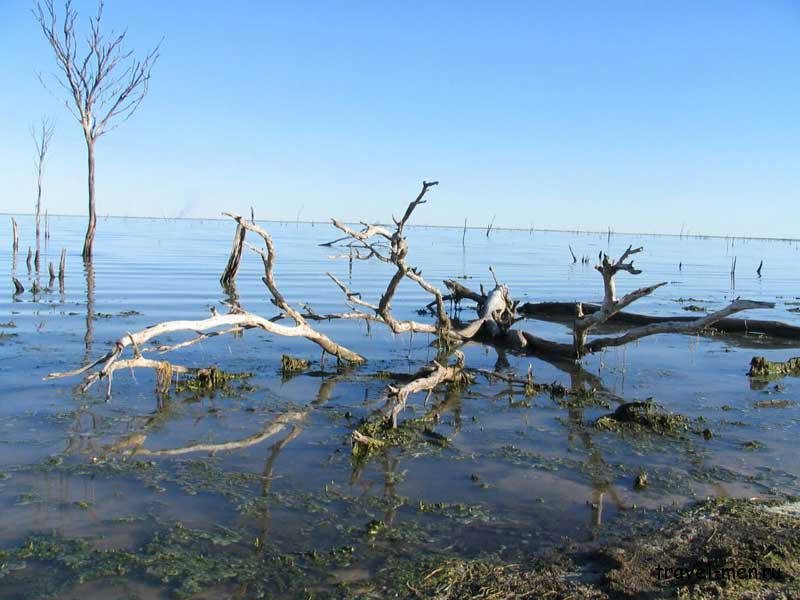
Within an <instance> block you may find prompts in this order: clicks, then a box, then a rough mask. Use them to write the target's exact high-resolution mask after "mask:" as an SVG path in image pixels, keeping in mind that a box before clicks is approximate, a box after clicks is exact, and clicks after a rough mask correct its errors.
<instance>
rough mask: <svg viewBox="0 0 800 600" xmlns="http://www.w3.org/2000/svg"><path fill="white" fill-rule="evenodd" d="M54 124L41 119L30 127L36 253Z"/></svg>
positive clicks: (46, 119)
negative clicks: (33, 150)
mask: <svg viewBox="0 0 800 600" xmlns="http://www.w3.org/2000/svg"><path fill="white" fill-rule="evenodd" d="M54 128H55V124H54V123H53V122H52V121H51V120H50V119H48V118H47V117H44V118H42V121H41V123H39V125H37V126H36V127H33V126H31V137H32V138H33V144H34V146H35V147H36V155H35V156H34V164H35V165H36V252H37V253H38V252H39V231H40V227H41V215H42V183H43V182H44V163H45V160H46V159H47V151H48V150H49V149H50V142H51V141H52V139H53V130H54Z"/></svg>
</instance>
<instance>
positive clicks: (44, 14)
mask: <svg viewBox="0 0 800 600" xmlns="http://www.w3.org/2000/svg"><path fill="white" fill-rule="evenodd" d="M53 2H54V0H44V2H37V3H36V6H35V8H34V11H33V13H34V16H35V17H36V20H37V22H38V23H39V26H40V28H41V30H42V33H43V34H44V37H45V39H46V40H47V42H48V43H49V44H50V47H51V48H52V49H53V52H54V54H55V59H56V64H57V65H58V69H59V73H58V75H54V77H55V79H56V81H57V82H58V84H59V85H60V86H61V87H62V88H64V90H66V92H67V94H68V98H67V100H66V101H65V105H66V107H67V109H69V111H70V112H71V113H72V115H73V116H74V117H75V118H76V119H77V120H78V122H79V123H80V124H81V128H82V129H83V135H84V139H85V140H86V150H87V163H88V180H87V182H88V188H89V225H88V227H87V229H86V239H85V240H84V244H83V256H84V258H86V259H89V258H91V256H92V250H93V245H94V236H95V230H96V228H97V213H96V205H95V185H94V171H95V168H94V157H95V143H96V142H97V139H98V138H99V137H101V136H102V135H104V134H106V133H108V132H109V131H112V130H113V129H115V128H116V127H118V126H119V125H121V124H122V123H124V122H125V121H127V120H128V119H129V118H130V117H131V116H133V114H134V113H135V112H136V109H137V108H139V105H140V104H141V103H142V100H144V97H145V96H146V95H147V91H148V88H149V83H150V74H151V72H152V69H153V66H154V65H155V63H156V61H157V59H158V51H159V46H156V47H155V48H154V49H153V50H150V51H149V52H148V53H147V54H145V55H144V58H142V59H141V60H139V59H137V58H134V57H133V52H132V51H130V50H126V49H125V47H124V42H125V37H126V35H127V31H123V32H122V33H120V34H116V33H114V32H113V30H112V31H111V32H110V35H109V36H108V37H106V35H105V34H104V33H103V31H102V18H103V4H104V3H103V1H102V0H100V2H99V3H98V7H97V13H96V14H95V16H93V17H90V19H89V34H88V36H87V39H86V46H87V48H86V51H85V54H83V53H81V56H79V53H78V33H77V31H76V28H75V21H76V19H77V16H78V13H77V11H76V10H75V9H74V8H73V6H72V2H71V0H65V2H64V16H63V18H62V19H60V20H59V15H58V14H57V13H56V9H55V6H54V3H53ZM59 21H60V22H59ZM43 83H44V82H43Z"/></svg>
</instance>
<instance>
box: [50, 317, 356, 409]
mask: <svg viewBox="0 0 800 600" xmlns="http://www.w3.org/2000/svg"><path fill="white" fill-rule="evenodd" d="M218 328H226V330H225V331H224V332H217V333H216V335H221V334H222V333H233V332H236V331H241V330H243V329H262V330H264V331H267V332H269V333H272V334H274V335H280V336H284V337H303V338H306V339H307V340H309V341H312V342H314V343H316V344H318V345H319V346H320V347H322V348H323V349H324V350H325V351H326V352H328V353H330V354H332V355H334V356H336V357H337V358H340V359H342V360H345V361H349V362H354V363H362V362H364V358H363V357H362V356H360V355H359V354H356V353H355V352H352V351H351V350H348V349H347V348H345V347H343V346H340V345H339V344H337V343H336V342H334V341H332V340H331V339H330V338H328V337H327V336H325V335H324V334H322V333H319V332H317V331H315V330H314V329H312V328H311V327H309V326H308V325H307V324H305V323H304V324H302V325H301V324H298V325H295V326H294V327H287V326H285V325H281V324H279V323H275V322H273V321H271V320H269V319H265V318H264V317H261V316H259V315H255V314H252V313H248V312H245V311H242V310H236V311H234V312H231V313H228V314H214V315H212V316H211V317H209V318H207V319H200V320H195V321H188V320H187V321H165V322H163V323H159V324H157V325H153V326H152V327H148V328H146V329H143V330H142V331H138V332H136V333H132V334H126V335H125V336H123V337H121V338H120V339H118V340H117V342H116V343H115V344H114V347H113V348H112V349H111V350H110V351H109V352H108V353H106V354H104V355H103V356H101V357H100V358H98V359H97V360H95V361H93V362H90V363H87V364H85V365H83V366H82V367H79V368H77V369H74V370H72V371H65V372H59V373H51V374H49V375H47V377H45V379H57V378H61V377H74V376H76V375H81V374H83V373H86V372H88V371H91V370H92V369H96V368H97V369H98V370H97V371H95V372H93V373H90V374H89V375H88V376H87V377H86V378H85V379H84V382H83V384H82V386H81V389H82V391H86V390H88V389H89V388H90V387H91V386H92V385H93V384H94V383H95V382H96V381H98V380H100V379H102V378H104V377H105V378H110V377H111V376H112V374H113V372H114V371H115V370H117V369H118V368H119V367H118V366H117V365H116V363H117V362H118V361H119V359H120V357H121V355H122V352H123V351H124V350H125V349H126V348H129V347H133V348H134V349H135V351H136V355H137V356H139V355H140V354H141V352H142V351H148V350H149V349H146V348H143V347H144V345H145V344H147V343H148V342H150V341H151V340H152V339H154V338H156V337H159V336H163V335H166V334H170V333H177V332H182V331H186V332H193V333H198V334H201V333H202V332H206V331H209V330H215V329H218ZM206 337H209V336H206ZM185 345H188V344H185ZM178 347H182V345H181V344H178V345H177V346H176V348H178ZM139 348H142V349H143V350H138V349H139ZM159 349H161V350H163V349H164V347H163V346H156V347H154V348H152V350H159ZM166 349H167V350H169V349H170V348H166ZM161 362H162V361H152V363H148V364H145V363H144V359H139V362H138V364H135V365H133V366H148V367H156V366H157V365H159V364H161ZM126 366H131V365H126ZM106 398H108V399H110V398H111V388H110V386H109V387H108V390H107V392H106Z"/></svg>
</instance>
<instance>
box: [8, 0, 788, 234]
mask: <svg viewBox="0 0 800 600" xmlns="http://www.w3.org/2000/svg"><path fill="white" fill-rule="evenodd" d="M58 1H59V0H57V2H58ZM75 5H76V7H77V9H78V11H79V13H80V22H81V24H82V25H84V24H85V22H86V19H87V17H88V16H89V14H90V13H91V12H92V11H93V10H94V7H95V3H94V2H92V1H87V0H75ZM31 7H32V3H31V2H28V1H23V0H0V77H2V88H0V90H1V91H0V131H1V132H2V136H0V211H3V212H31V210H32V207H33V203H34V195H35V178H34V170H33V145H32V142H31V139H30V135H29V132H28V128H29V125H30V124H32V123H34V122H35V121H37V120H38V119H39V118H40V117H41V116H42V115H50V116H53V117H56V118H57V126H56V132H55V138H54V141H53V145H52V150H51V160H50V162H49V165H48V170H47V172H46V182H45V185H46V189H45V205H46V206H47V207H49V209H50V210H51V212H56V213H72V214H84V213H85V210H86V208H85V204H86V190H85V174H86V166H85V163H86V158H85V146H84V142H83V139H82V134H81V131H80V127H79V126H78V124H77V123H76V122H75V121H74V120H73V118H72V116H71V115H70V114H69V113H68V112H67V111H66V109H65V108H64V107H63V103H62V102H61V101H60V100H59V99H58V98H57V97H56V96H53V95H52V94H50V93H49V92H47V91H46V90H45V89H44V88H43V87H42V86H41V84H40V83H39V81H38V80H37V77H36V73H37V72H44V73H48V72H54V71H55V65H54V61H53V57H52V55H51V50H50V49H49V47H48V46H47V45H46V42H45V40H44V38H43V37H42V35H41V33H40V31H38V29H37V25H36V23H35V21H34V18H33V16H32V14H31V12H30V9H31ZM106 22H107V25H109V26H114V27H116V28H117V29H120V28H123V27H125V26H128V28H129V41H128V45H129V47H131V48H134V49H137V50H139V51H144V50H146V49H148V48H149V47H151V46H153V45H155V44H156V43H157V42H158V41H159V40H160V39H161V38H162V37H163V38H164V41H163V44H162V51H161V59H160V60H159V62H158V64H157V65H156V68H155V70H154V74H153V79H152V86H151V92H150V95H149V96H148V97H147V98H146V99H145V101H144V103H143V104H142V106H141V107H140V110H139V112H138V113H137V114H136V115H135V116H134V117H133V118H132V119H131V120H130V121H129V122H127V123H125V124H124V125H122V126H121V127H120V128H119V129H117V130H115V131H113V132H111V133H109V134H108V136H106V137H103V138H101V139H100V141H99V142H98V145H97V189H98V213H99V214H101V215H105V214H117V215H152V216H168V217H174V216H191V217H206V216H217V215H219V213H220V211H222V210H235V211H242V212H245V211H248V210H249V208H248V207H249V206H250V205H251V204H252V205H255V207H256V213H257V216H260V217H261V218H274V219H294V218H296V217H297V214H298V211H300V218H301V219H315V220H321V219H327V218H329V217H331V216H336V217H341V218H345V219H363V220H377V219H384V220H385V219H386V218H387V217H388V215H389V213H390V212H392V211H394V212H400V210H401V208H402V207H403V206H404V203H406V202H407V201H408V200H409V199H411V198H412V197H413V196H414V194H415V193H416V192H417V190H418V187H419V184H420V182H421V180H422V179H438V180H440V181H441V185H440V187H439V188H438V189H436V190H435V191H434V192H433V193H432V194H431V202H430V203H429V204H428V205H426V207H425V210H424V211H422V212H420V213H419V220H420V221H424V222H426V223H432V224H454V225H458V224H462V223H463V220H464V217H467V218H468V220H469V223H470V224H474V225H484V226H485V224H486V223H488V221H489V220H491V218H492V216H493V215H495V214H496V225H497V226H519V227H529V226H531V225H532V224H533V225H534V226H536V227H553V228H567V229H575V228H582V229H587V228H596V229H605V228H606V227H608V226H611V227H613V228H614V229H615V230H616V231H630V230H637V231H653V232H665V233H677V232H678V231H680V229H681V227H682V226H684V227H685V229H686V230H690V231H692V232H705V233H712V234H736V235H745V234H749V235H770V236H792V237H800V3H798V2H797V1H796V0H795V1H792V0H750V1H747V2H737V1H734V0H726V1H719V2H717V1H711V0H709V1H701V2H698V1H697V0H690V1H679V0H669V1H666V0H665V1H663V2H644V1H631V2H616V1H609V2H588V1H587V2H562V1H555V0H553V1H551V2H544V1H538V2H537V1H533V0H527V1H520V2H511V1H504V2H485V1H483V2H472V1H459V2H455V1H453V2H437V1H431V0H429V1H427V2H404V1H399V0H398V1H393V2H380V1H379V2H366V1H364V2H281V3H273V2H258V1H250V2H244V1H239V2H237V1H231V2H224V3H223V2H219V1H213V2H212V1H209V0H193V1H189V0H181V1H179V0H175V1H170V2H164V1H161V0H136V1H133V0H129V1H128V0H125V1H123V0H108V2H107V9H106ZM54 91H55V92H56V93H59V90H58V89H57V88H54ZM684 224H685V225H684Z"/></svg>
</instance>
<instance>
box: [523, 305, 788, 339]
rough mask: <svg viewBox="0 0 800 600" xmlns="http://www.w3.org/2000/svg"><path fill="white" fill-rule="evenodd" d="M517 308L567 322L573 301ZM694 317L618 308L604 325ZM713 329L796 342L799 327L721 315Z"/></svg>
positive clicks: (530, 314) (684, 320)
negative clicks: (641, 312)
mask: <svg viewBox="0 0 800 600" xmlns="http://www.w3.org/2000/svg"><path fill="white" fill-rule="evenodd" d="M582 307H583V312H584V313H585V314H592V313H594V312H597V311H599V310H600V305H599V304H591V303H583V305H582ZM517 311H518V312H519V313H520V314H522V315H524V316H525V317H529V318H533V319H539V320H541V321H551V322H554V323H565V324H567V323H572V320H573V319H574V318H575V303H574V302H530V303H525V304H522V305H521V306H519V307H518V308H517ZM696 320H697V317H688V316H659V315H643V314H639V313H632V312H626V311H619V312H617V313H616V314H614V315H613V316H611V317H610V318H609V319H607V321H606V324H608V325H614V326H620V327H624V326H629V325H653V324H656V323H667V322H678V323H690V322H692V321H696ZM714 332H715V333H741V334H754V333H756V334H763V335H767V336H770V337H775V338H780V339H785V340H791V341H800V327H797V326H795V325H789V324H788V323H781V322H780V321H767V320H762V319H735V318H728V317H725V318H722V319H719V320H718V321H716V322H715V323H714Z"/></svg>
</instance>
